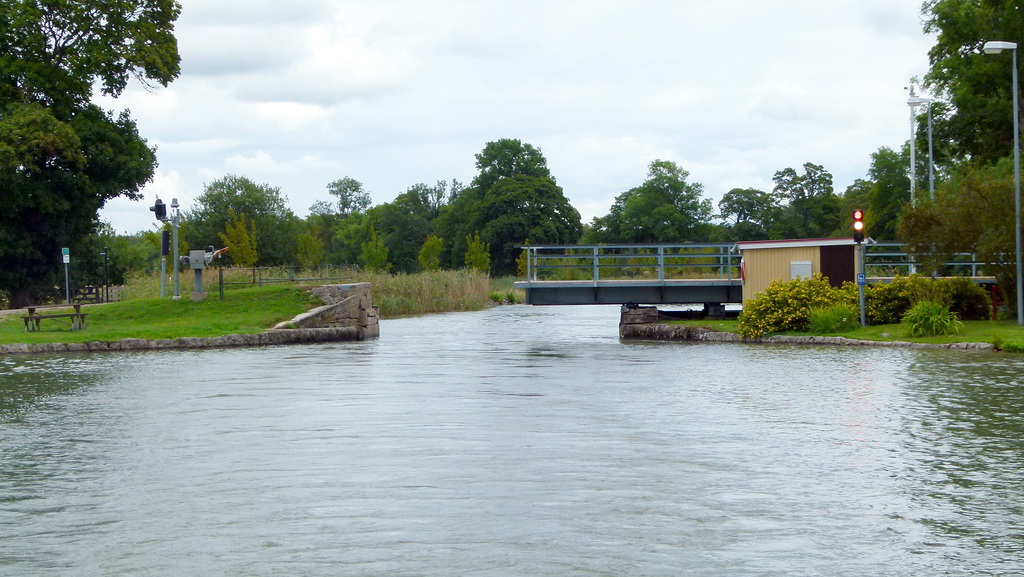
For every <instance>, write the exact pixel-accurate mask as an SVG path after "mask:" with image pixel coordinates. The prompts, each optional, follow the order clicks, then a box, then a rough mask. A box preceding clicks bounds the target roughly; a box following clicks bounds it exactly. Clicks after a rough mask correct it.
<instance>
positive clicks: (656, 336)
mask: <svg viewBox="0 0 1024 577" xmlns="http://www.w3.org/2000/svg"><path fill="white" fill-rule="evenodd" d="M652 311H653V312H652ZM659 316H660V315H659V314H658V311H657V309H656V308H654V307H635V308H629V309H624V310H623V312H622V316H621V318H620V320H619V337H620V338H623V339H646V340H656V341H694V342H706V343H769V344H787V345H832V346H848V347H887V348H900V349H956V350H974V351H990V350H992V345H991V344H990V343H946V344H928V343H908V342H904V341H867V340H861V339H848V338H846V337H825V336H808V337H801V336H790V335H775V336H770V337H763V338H758V339H745V338H743V337H741V336H740V335H738V334H735V333H726V332H721V331H716V330H712V329H710V328H707V327H697V326H690V325H679V324H669V323H665V322H659V321H660V319H659Z"/></svg>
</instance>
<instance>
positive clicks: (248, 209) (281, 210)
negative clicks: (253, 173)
mask: <svg viewBox="0 0 1024 577" xmlns="http://www.w3.org/2000/svg"><path fill="white" fill-rule="evenodd" d="M232 212H233V213H234V214H236V215H242V214H244V215H245V216H246V218H247V219H248V220H249V222H250V223H251V226H252V227H254V228H255V230H256V254H257V261H256V264H259V265H285V264H295V262H296V259H297V255H298V236H299V235H298V230H299V220H298V218H297V217H296V216H295V215H294V214H293V213H292V211H291V209H289V208H288V200H287V198H285V197H284V196H283V195H282V194H281V189H279V188H277V187H275V186H270V185H269V184H257V183H255V182H253V181H252V180H250V179H248V178H246V177H244V176H236V175H228V176H225V177H223V178H221V179H218V180H215V181H213V182H211V183H208V184H207V185H206V187H205V188H204V190H203V194H201V195H199V196H198V197H197V198H196V200H195V206H194V208H192V210H190V211H188V212H186V213H185V214H184V215H183V217H184V220H185V221H186V223H187V224H188V227H187V228H186V229H185V230H186V231H187V232H186V233H185V237H186V240H187V242H188V243H189V245H191V246H193V247H196V248H205V247H206V246H216V245H220V244H221V239H220V233H223V232H226V231H227V230H228V225H229V224H231V223H232V222H233V221H232ZM228 255H229V256H230V255H231V253H230V252H229V253H228Z"/></svg>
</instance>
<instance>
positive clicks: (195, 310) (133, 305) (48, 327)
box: [0, 285, 315, 344]
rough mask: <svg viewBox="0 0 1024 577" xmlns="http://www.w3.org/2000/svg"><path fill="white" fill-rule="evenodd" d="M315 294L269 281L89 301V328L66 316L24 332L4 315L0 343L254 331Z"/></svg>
mask: <svg viewBox="0 0 1024 577" xmlns="http://www.w3.org/2000/svg"><path fill="white" fill-rule="evenodd" d="M314 304H315V303H314V301H313V299H311V298H310V296H309V295H308V294H307V293H306V292H305V291H303V290H300V289H298V288H296V287H293V286H284V285H279V286H265V287H257V288H248V289H239V290H235V291H231V294H230V297H229V298H225V299H224V300H223V301H222V300H220V299H218V298H217V297H216V296H213V297H212V298H208V299H206V300H204V301H202V302H198V303H195V302H192V301H191V299H189V298H188V297H187V296H186V297H185V298H182V299H181V300H178V301H174V300H172V299H171V298H169V297H168V298H163V299H161V298H144V299H134V300H129V301H121V302H116V303H110V304H107V305H97V306H87V307H84V308H83V309H82V311H83V312H85V313H88V315H89V316H88V318H87V320H86V324H85V326H86V328H85V329H84V330H79V331H71V330H70V323H69V322H67V321H66V319H46V320H43V321H42V322H41V324H40V330H39V331H38V332H31V333H29V332H25V324H24V322H23V321H22V319H21V315H20V314H11V315H7V316H5V317H2V318H0V344H10V343H28V344H35V343H57V342H60V343H82V342H91V341H117V340H121V339H124V338H136V339H173V338H179V337H216V336H222V335H230V334H253V333H259V332H262V331H264V330H266V329H267V328H269V327H272V326H274V325H275V324H277V323H279V322H281V321H285V320H288V319H291V318H294V317H295V315H297V314H299V313H302V312H304V311H307V310H309V309H310V308H312V307H313V306H314Z"/></svg>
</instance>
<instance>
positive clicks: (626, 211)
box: [531, 160, 712, 243]
mask: <svg viewBox="0 0 1024 577" xmlns="http://www.w3.org/2000/svg"><path fill="white" fill-rule="evenodd" d="M689 176H690V173H689V172H687V171H685V170H683V169H682V168H681V167H680V166H678V165H677V164H676V163H674V162H671V161H668V160H655V161H654V162H652V163H651V164H650V166H649V171H648V175H647V180H645V181H644V183H643V184H641V185H640V186H638V187H636V188H633V189H630V190H628V191H626V192H624V193H622V194H620V195H619V196H617V197H616V198H615V202H614V203H613V204H612V208H611V212H609V213H608V214H607V215H605V216H603V217H599V218H595V219H594V222H593V228H592V230H591V238H590V241H592V242H598V243H606V242H607V243H614V242H628V243H681V242H691V241H706V240H708V238H709V234H710V223H711V215H712V205H711V201H710V200H708V199H705V198H703V193H704V185H702V184H700V183H696V182H687V181H686V179H687V178H688V177H689ZM531 238H533V237H532V236H531Z"/></svg>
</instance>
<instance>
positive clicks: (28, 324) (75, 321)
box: [21, 304, 87, 332]
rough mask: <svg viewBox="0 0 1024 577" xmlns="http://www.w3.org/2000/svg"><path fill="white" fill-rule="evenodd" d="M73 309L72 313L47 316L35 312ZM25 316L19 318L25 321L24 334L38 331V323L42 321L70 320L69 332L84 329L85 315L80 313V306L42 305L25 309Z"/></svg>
mask: <svg viewBox="0 0 1024 577" xmlns="http://www.w3.org/2000/svg"><path fill="white" fill-rule="evenodd" d="M68 308H73V309H75V312H73V313H66V312H60V313H49V314H38V313H36V311H38V310H45V309H68ZM25 311H26V312H28V314H27V315H25V316H23V317H21V318H22V320H24V321H25V332H32V331H38V330H39V321H41V320H43V319H71V330H73V331H76V330H79V329H84V328H85V317H86V316H87V315H86V313H83V312H82V305H81V304H70V305H42V306H34V307H25Z"/></svg>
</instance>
